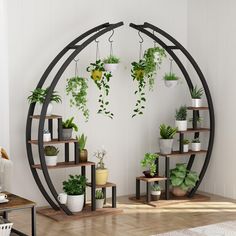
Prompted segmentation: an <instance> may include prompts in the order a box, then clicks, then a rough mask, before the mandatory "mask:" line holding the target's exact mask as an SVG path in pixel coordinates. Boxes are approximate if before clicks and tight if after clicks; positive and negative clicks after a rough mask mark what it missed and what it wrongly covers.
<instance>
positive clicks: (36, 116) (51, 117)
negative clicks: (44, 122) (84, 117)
mask: <svg viewBox="0 0 236 236" xmlns="http://www.w3.org/2000/svg"><path fill="white" fill-rule="evenodd" d="M30 118H31V119H37V120H39V119H40V115H33V116H30ZM59 118H62V116H59V115H50V116H45V119H48V120H53V119H59Z"/></svg>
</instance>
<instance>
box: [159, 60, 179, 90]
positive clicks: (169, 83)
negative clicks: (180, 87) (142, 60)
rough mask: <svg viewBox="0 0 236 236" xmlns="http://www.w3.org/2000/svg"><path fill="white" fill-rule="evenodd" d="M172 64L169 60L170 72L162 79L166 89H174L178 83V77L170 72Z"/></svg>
mask: <svg viewBox="0 0 236 236" xmlns="http://www.w3.org/2000/svg"><path fill="white" fill-rule="evenodd" d="M172 63H173V59H172V58H170V72H169V73H166V74H165V76H164V78H163V79H164V81H165V86H166V87H167V88H174V87H175V86H176V85H177V84H178V82H179V77H177V76H176V74H175V73H173V72H172Z"/></svg>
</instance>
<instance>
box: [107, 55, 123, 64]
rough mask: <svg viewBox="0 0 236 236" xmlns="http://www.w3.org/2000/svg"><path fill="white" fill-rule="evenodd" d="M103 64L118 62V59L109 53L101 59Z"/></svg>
mask: <svg viewBox="0 0 236 236" xmlns="http://www.w3.org/2000/svg"><path fill="white" fill-rule="evenodd" d="M103 63H104V64H118V63H120V59H119V58H118V57H116V56H114V55H110V56H109V57H107V58H105V59H104V60H103Z"/></svg>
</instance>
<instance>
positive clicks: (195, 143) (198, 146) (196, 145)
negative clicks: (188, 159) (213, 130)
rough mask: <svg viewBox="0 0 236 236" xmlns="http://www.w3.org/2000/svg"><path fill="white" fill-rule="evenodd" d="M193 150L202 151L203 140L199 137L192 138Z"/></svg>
mask: <svg viewBox="0 0 236 236" xmlns="http://www.w3.org/2000/svg"><path fill="white" fill-rule="evenodd" d="M192 151H195V152H198V151H201V141H200V140H199V139H198V138H195V139H193V140H192Z"/></svg>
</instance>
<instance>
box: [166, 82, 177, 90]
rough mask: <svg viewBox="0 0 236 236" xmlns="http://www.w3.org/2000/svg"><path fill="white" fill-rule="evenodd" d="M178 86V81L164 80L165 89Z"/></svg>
mask: <svg viewBox="0 0 236 236" xmlns="http://www.w3.org/2000/svg"><path fill="white" fill-rule="evenodd" d="M177 84H178V80H165V86H166V87H167V88H174V87H175V86H176V85H177Z"/></svg>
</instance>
